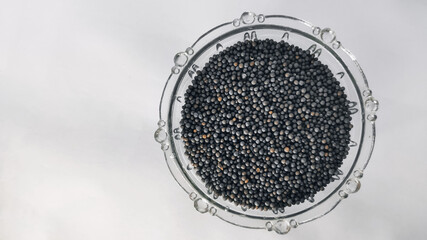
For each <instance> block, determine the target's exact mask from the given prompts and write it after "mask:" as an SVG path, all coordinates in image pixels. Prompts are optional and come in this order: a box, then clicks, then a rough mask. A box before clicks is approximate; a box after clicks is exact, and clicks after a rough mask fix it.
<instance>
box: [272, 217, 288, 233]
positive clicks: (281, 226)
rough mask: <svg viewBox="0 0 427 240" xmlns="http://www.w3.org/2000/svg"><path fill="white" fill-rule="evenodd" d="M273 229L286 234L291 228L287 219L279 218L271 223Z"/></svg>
mask: <svg viewBox="0 0 427 240" xmlns="http://www.w3.org/2000/svg"><path fill="white" fill-rule="evenodd" d="M273 230H274V231H275V232H276V233H278V234H286V233H288V232H289V231H290V230H291V226H290V225H289V223H288V222H287V221H284V220H279V221H277V222H276V223H275V224H274V225H273Z"/></svg>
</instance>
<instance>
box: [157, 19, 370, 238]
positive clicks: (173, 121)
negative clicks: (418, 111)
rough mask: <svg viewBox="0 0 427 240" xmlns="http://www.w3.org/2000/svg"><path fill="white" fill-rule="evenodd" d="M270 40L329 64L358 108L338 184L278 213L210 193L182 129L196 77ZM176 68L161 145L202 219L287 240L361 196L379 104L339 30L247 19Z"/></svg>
mask: <svg viewBox="0 0 427 240" xmlns="http://www.w3.org/2000/svg"><path fill="white" fill-rule="evenodd" d="M266 38H269V39H273V40H276V41H281V40H284V41H287V42H289V43H290V44H294V45H296V46H299V47H301V48H302V49H308V50H309V51H311V52H312V53H313V54H315V55H316V56H317V57H318V58H319V60H320V61H321V62H322V63H324V64H327V65H328V66H329V68H330V69H331V71H332V72H333V73H334V74H335V75H336V76H335V77H336V79H337V80H338V81H339V82H340V84H341V86H344V87H345V93H346V94H347V97H348V100H349V101H350V102H351V103H350V107H351V109H350V110H351V114H352V124H353V128H352V130H351V133H350V134H351V142H350V145H349V147H350V150H349V154H348V155H347V157H346V159H344V161H343V164H342V166H341V167H340V168H339V170H338V171H337V172H336V173H335V175H334V177H333V178H334V181H333V182H331V183H329V184H328V185H327V186H326V187H325V190H324V191H321V192H318V193H317V194H316V195H315V196H314V198H310V199H308V201H305V202H303V203H301V204H298V205H293V206H291V207H287V208H285V209H280V210H274V211H273V210H269V211H260V210H252V209H246V208H244V207H240V206H236V205H235V204H234V203H232V202H229V201H225V200H224V199H222V198H221V197H218V196H217V195H216V194H215V193H213V192H211V191H210V190H208V189H207V188H206V187H205V184H204V183H203V182H202V181H201V179H200V178H199V177H198V176H196V172H195V169H193V167H192V165H191V164H190V161H189V159H188V157H187V156H186V155H185V154H184V152H185V149H184V142H183V141H182V139H181V127H180V120H181V109H182V106H183V105H184V103H185V102H184V101H185V99H184V93H185V91H186V89H187V88H188V86H189V85H190V84H191V81H192V80H193V78H194V77H195V75H196V71H197V70H201V68H202V67H203V66H204V65H205V63H206V62H208V61H209V57H211V56H212V55H214V54H216V53H218V52H219V51H221V50H222V49H225V48H226V47H228V46H231V45H233V44H235V43H237V42H238V41H244V40H250V39H266ZM174 64H175V65H174V66H173V67H172V69H171V74H170V76H169V78H168V80H167V82H166V86H165V88H164V90H163V93H162V99H161V102H160V111H159V117H160V120H159V122H158V129H157V131H156V132H155V134H154V137H155V140H156V141H157V142H159V143H160V144H161V149H162V150H163V152H164V155H165V158H166V163H167V165H168V167H169V170H170V171H171V173H172V175H173V177H174V178H175V180H176V181H177V182H178V183H179V185H180V186H181V187H182V188H183V189H184V191H185V192H187V194H188V195H189V198H190V199H191V201H193V204H194V207H195V209H196V210H197V211H198V212H200V213H208V214H210V215H212V216H217V217H218V218H220V219H222V220H224V221H227V222H229V223H231V224H234V225H237V226H241V227H246V228H254V229H267V230H268V231H272V230H274V231H275V232H277V233H279V234H285V233H287V232H289V231H290V230H291V229H292V228H297V227H298V226H300V225H302V224H305V223H308V222H311V221H313V220H316V219H318V218H320V217H322V216H324V215H326V214H328V213H329V212H331V211H332V210H333V209H334V208H335V207H336V206H337V205H338V204H340V203H341V202H342V200H344V199H346V198H347V197H348V196H350V195H351V194H353V193H356V192H357V191H358V190H359V189H360V186H361V178H362V177H363V174H364V171H365V168H366V166H367V164H368V162H369V159H370V157H371V153H372V150H373V147H374V141H375V120H376V118H377V117H376V111H377V109H378V101H377V100H375V98H373V96H372V92H371V90H370V89H369V87H368V82H367V80H366V77H365V75H364V73H363V71H362V69H361V67H360V65H359V63H358V62H357V61H356V58H355V57H354V55H353V54H352V53H350V52H349V51H348V50H347V49H345V48H344V47H343V45H342V44H341V42H340V41H338V39H337V37H336V35H335V32H334V31H333V30H331V29H330V28H320V27H317V26H315V25H313V24H311V23H309V22H306V21H304V20H301V19H298V18H294V17H289V16H281V15H267V16H264V15H262V14H259V15H257V14H255V13H251V12H245V13H243V14H242V15H241V17H240V18H237V19H234V20H233V21H232V22H227V23H224V24H221V25H219V26H217V27H215V28H213V29H211V30H209V31H208V32H206V33H205V34H203V35H202V36H201V37H200V38H199V39H198V40H197V41H196V42H195V43H194V44H193V45H192V46H191V47H189V48H187V49H186V50H185V51H183V52H179V53H177V54H176V55H175V57H174Z"/></svg>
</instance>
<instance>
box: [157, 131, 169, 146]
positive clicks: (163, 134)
mask: <svg viewBox="0 0 427 240" xmlns="http://www.w3.org/2000/svg"><path fill="white" fill-rule="evenodd" d="M167 136H168V134H167V133H166V131H165V130H164V129H163V128H159V129H157V131H156V132H154V139H155V140H156V141H157V142H159V143H162V142H164V141H165V140H166V137H167Z"/></svg>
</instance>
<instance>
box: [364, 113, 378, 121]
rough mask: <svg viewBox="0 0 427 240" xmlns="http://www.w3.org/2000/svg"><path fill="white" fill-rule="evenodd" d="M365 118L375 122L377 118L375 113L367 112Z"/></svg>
mask: <svg viewBox="0 0 427 240" xmlns="http://www.w3.org/2000/svg"><path fill="white" fill-rule="evenodd" d="M366 118H367V119H368V120H369V121H371V122H375V120H377V115H375V114H369V115H368V116H367V117H366Z"/></svg>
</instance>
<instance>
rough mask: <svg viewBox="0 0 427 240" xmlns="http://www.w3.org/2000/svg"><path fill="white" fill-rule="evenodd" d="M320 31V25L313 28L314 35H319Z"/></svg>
mask: <svg viewBox="0 0 427 240" xmlns="http://www.w3.org/2000/svg"><path fill="white" fill-rule="evenodd" d="M320 31H321V29H320V27H315V28H313V34H314V35H319V33H320Z"/></svg>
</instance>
